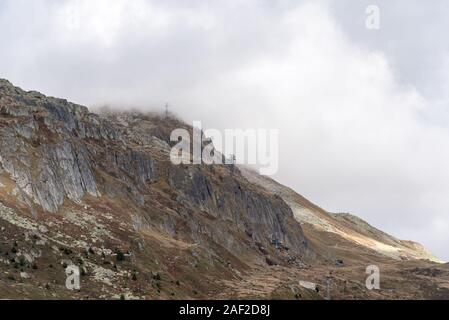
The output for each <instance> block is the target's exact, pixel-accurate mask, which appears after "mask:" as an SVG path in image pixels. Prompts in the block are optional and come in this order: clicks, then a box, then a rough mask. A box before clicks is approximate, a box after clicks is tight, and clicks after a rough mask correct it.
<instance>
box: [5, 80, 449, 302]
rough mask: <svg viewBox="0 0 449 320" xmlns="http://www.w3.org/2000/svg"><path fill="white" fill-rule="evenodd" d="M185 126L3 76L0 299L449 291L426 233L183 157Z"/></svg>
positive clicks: (444, 294)
mask: <svg viewBox="0 0 449 320" xmlns="http://www.w3.org/2000/svg"><path fill="white" fill-rule="evenodd" d="M176 128H184V129H187V130H192V128H191V127H189V126H188V125H187V124H185V123H183V122H182V121H180V120H179V119H176V118H175V117H170V116H168V117H164V116H161V115H157V114H142V113H138V112H113V111H104V112H101V113H99V114H94V113H91V112H90V111H89V110H88V108H86V107H83V106H80V105H76V104H73V103H70V102H68V101H67V100H63V99H57V98H50V97H47V96H44V95H42V94H40V93H38V92H35V91H30V92H26V91H23V90H22V89H20V88H17V87H14V86H13V85H12V84H11V83H10V82H8V81H7V80H0V138H1V139H0V227H1V230H2V233H1V236H2V241H1V242H0V271H1V274H2V275H1V276H0V288H1V291H0V292H1V293H0V298H68V299H119V298H125V299H181V298H187V299H196V298H203V299H217V298H218V299H225V298H238V299H240V298H262V299H271V298H287V299H322V298H331V299H353V298H393V299H401V298H449V269H448V267H447V265H442V264H440V263H439V262H438V260H437V259H436V258H435V257H434V256H433V255H431V254H430V253H429V252H428V251H427V250H425V249H424V248H423V247H422V246H421V245H419V244H417V243H414V242H410V241H402V240H398V239H396V238H394V237H392V236H390V235H388V234H385V233H384V232H381V231H380V230H377V229H375V228H374V227H372V226H370V225H369V224H367V223H366V222H364V221H362V220H361V219H359V218H357V217H355V216H353V215H350V214H332V213H328V212H326V211H325V210H323V209H321V208H320V207H318V206H316V205H314V204H313V203H311V202H310V201H308V200H306V199H305V198H303V197H302V196H300V195H299V194H297V193H296V192H294V191H293V190H291V189H288V188H286V187H284V186H282V185H280V184H278V183H277V182H275V181H273V180H271V179H269V178H267V177H263V176H260V175H258V174H257V173H255V172H253V171H251V170H249V169H247V168H245V167H239V168H235V167H234V166H233V165H214V166H209V165H180V166H176V165H173V164H172V163H171V162H170V157H169V153H170V149H171V147H172V145H173V143H172V142H170V133H171V132H172V130H174V129H176ZM72 265H75V266H77V267H79V269H80V270H81V281H80V288H79V289H77V290H69V289H67V287H66V279H67V274H66V271H67V268H68V267H69V266H72ZM370 265H376V266H378V267H379V269H380V272H381V276H382V278H381V279H382V283H381V286H382V287H381V289H380V290H368V289H367V288H366V286H365V279H366V277H367V274H366V272H365V270H366V267H368V266H370ZM305 283H309V284H311V285H305ZM329 283H331V285H329ZM312 284H313V285H312Z"/></svg>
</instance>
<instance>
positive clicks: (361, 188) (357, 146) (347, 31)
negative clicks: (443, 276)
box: [0, 0, 449, 260]
mask: <svg viewBox="0 0 449 320" xmlns="http://www.w3.org/2000/svg"><path fill="white" fill-rule="evenodd" d="M429 3H430V2H428V1H420V0H413V1H412V0H395V1H380V0H378V1H375V0H373V1H357V2H356V1H350V0H338V1H337V0H336V1H330V0H329V1H299V0H296V1H288V0H285V1H274V0H241V1H239V0H226V1H225V0H223V1H220V0H214V1H195V0H189V1H181V0H180V1H170V0H168V1H167V0H164V1H145V0H133V1H125V0H33V1H30V0H0V40H1V46H0V77H2V78H7V79H9V80H10V81H12V82H13V83H14V84H16V85H19V86H21V87H23V88H25V89H28V90H31V89H35V90H39V91H41V92H43V93H45V94H48V95H53V96H58V97H64V98H67V99H69V100H72V101H75V102H78V103H81V104H84V105H88V106H91V107H95V106H99V105H103V104H111V105H115V106H120V107H123V108H129V107H139V108H142V109H146V110H150V109H151V110H161V109H162V106H163V105H164V103H165V102H166V101H169V102H170V105H171V108H172V110H173V111H175V112H176V113H177V114H179V115H180V116H181V117H183V118H184V119H185V120H186V121H189V122H190V121H192V120H202V121H203V123H204V126H205V127H214V128H254V127H257V128H267V129H269V128H273V129H276V128H279V129H280V130H281V131H280V135H281V153H280V170H279V173H278V174H277V176H276V178H277V179H278V180H279V181H280V182H282V183H284V184H286V185H289V186H291V187H293V188H294V189H295V190H296V191H298V192H299V193H301V194H303V195H304V196H306V197H308V198H309V199H311V200H312V201H314V202H316V203H317V204H319V205H320V206H322V207H323V208H325V209H327V210H330V211H334V212H351V213H354V214H356V215H358V216H360V217H362V218H364V219H366V220H367V221H368V222H370V223H372V224H373V225H375V226H376V227H379V228H380V229H382V230H384V231H387V232H389V233H391V234H393V235H395V236H397V237H400V238H403V239H410V240H416V241H419V242H421V243H423V244H424V245H425V246H426V247H428V248H430V249H431V250H432V251H433V252H434V253H436V254H437V255H438V256H439V257H440V258H442V259H445V260H449V246H448V243H449V170H448V168H447V166H448V163H449V112H448V110H449V109H448V101H449V41H448V40H447V39H448V37H447V30H449V19H447V17H448V16H449V2H447V1H445V0H441V1H439V0H433V1H432V2H431V3H432V4H431V5H430V4H429ZM370 4H373V5H377V6H378V7H379V8H380V29H379V30H368V29H367V28H366V26H365V19H366V13H365V9H366V7H367V6H368V5H370Z"/></svg>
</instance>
